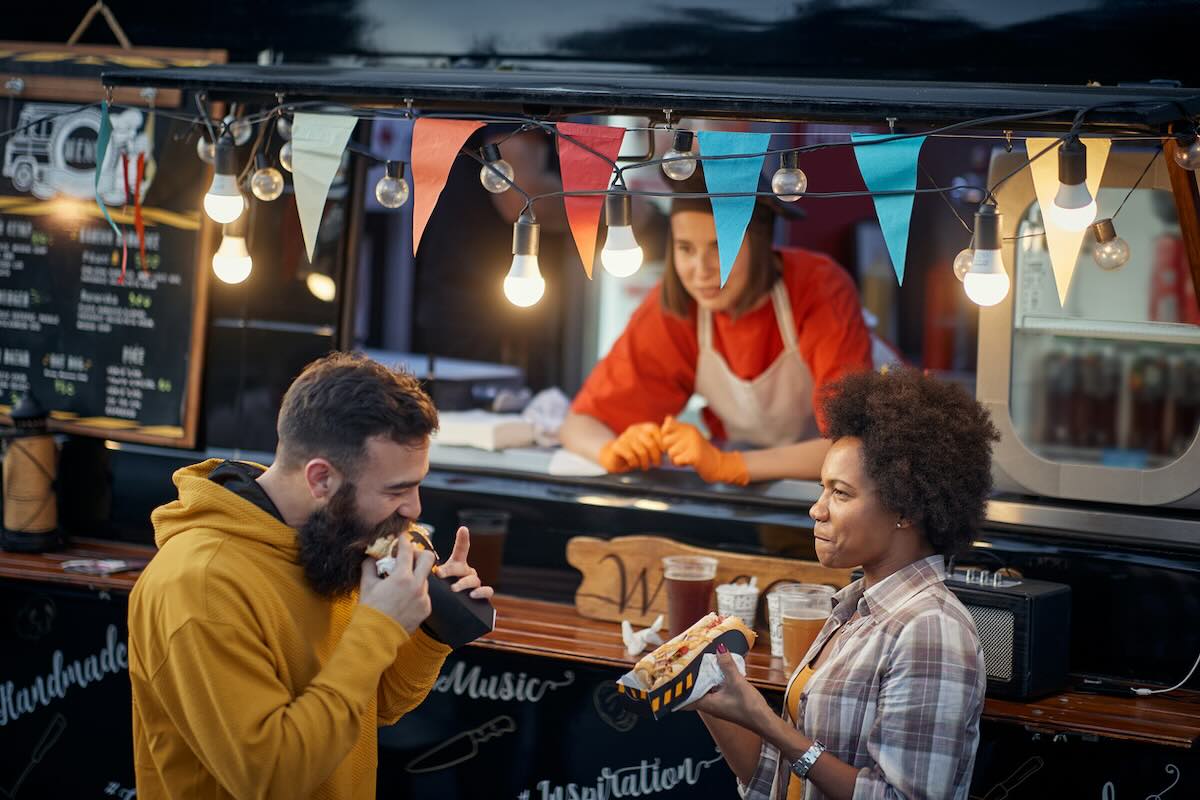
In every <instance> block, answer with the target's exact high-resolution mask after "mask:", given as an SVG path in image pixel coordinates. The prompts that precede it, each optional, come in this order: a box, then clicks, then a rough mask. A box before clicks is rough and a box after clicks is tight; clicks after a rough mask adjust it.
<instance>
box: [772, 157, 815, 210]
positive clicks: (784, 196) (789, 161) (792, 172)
mask: <svg viewBox="0 0 1200 800" xmlns="http://www.w3.org/2000/svg"><path fill="white" fill-rule="evenodd" d="M807 189H808V176H807V175H805V174H804V170H802V169H800V154H799V153H797V152H796V151H795V150H789V151H787V152H786V153H780V154H779V169H777V170H775V174H774V175H772V176H771V191H772V192H774V193H775V196H776V197H778V198H779V199H780V200H782V201H783V202H785V203H794V202H796V201H797V200H799V199H800V196H801V195H803V194H804V192H805V191H806V190H807Z"/></svg>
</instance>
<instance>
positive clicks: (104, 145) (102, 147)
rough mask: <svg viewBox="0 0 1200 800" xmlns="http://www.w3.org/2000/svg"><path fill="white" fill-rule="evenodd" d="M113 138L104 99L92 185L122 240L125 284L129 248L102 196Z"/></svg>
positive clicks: (114, 229)
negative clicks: (110, 143)
mask: <svg viewBox="0 0 1200 800" xmlns="http://www.w3.org/2000/svg"><path fill="white" fill-rule="evenodd" d="M111 139H112V120H110V119H109V118H108V101H107V100H103V101H101V103H100V131H99V132H98V133H97V137H96V177H95V180H94V181H93V184H92V186H93V188H94V190H95V194H96V205H98V206H100V213H101V214H103V215H104V218H105V219H106V220H108V224H109V226H110V227H111V228H112V229H113V233H115V234H116V235H117V239H118V240H119V241H120V242H121V277H120V278H118V279H117V285H118V286H124V285H125V264H126V262H127V260H128V259H129V248H128V247H126V246H125V236H124V235H123V234H122V233H121V228H120V227H119V226H118V225H117V223H115V222H113V218H112V215H111V214H109V213H108V206H106V205H104V200H103V199H102V198H101V197H100V173H101V172H102V171H103V170H104V158H105V156H106V155H108V143H109V140H111Z"/></svg>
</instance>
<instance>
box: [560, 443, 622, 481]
mask: <svg viewBox="0 0 1200 800" xmlns="http://www.w3.org/2000/svg"><path fill="white" fill-rule="evenodd" d="M546 471H547V472H549V473H550V474H551V475H561V476H563V477H567V478H598V477H600V476H601V475H607V474H608V473H607V472H606V471H605V469H604V467H602V466H600V465H599V464H597V463H596V462H595V461H592V460H590V459H587V458H584V457H583V456H581V455H577V454H576V453H572V452H571V451H570V450H563V449H562V448H559V449H558V450H555V451H554V455H552V456H550V464H549V466H547V467H546Z"/></svg>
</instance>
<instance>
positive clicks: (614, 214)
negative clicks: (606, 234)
mask: <svg viewBox="0 0 1200 800" xmlns="http://www.w3.org/2000/svg"><path fill="white" fill-rule="evenodd" d="M613 192H615V193H614V194H609V195H607V196H606V197H605V198H604V221H605V222H606V223H607V224H608V227H610V228H615V227H628V226H629V225H632V224H633V223H632V220H633V198H631V197H630V196H629V192H627V191H625V190H624V189H614V190H613Z"/></svg>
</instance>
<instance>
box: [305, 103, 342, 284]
mask: <svg viewBox="0 0 1200 800" xmlns="http://www.w3.org/2000/svg"><path fill="white" fill-rule="evenodd" d="M357 122H358V118H357V117H347V116H343V115H340V114H302V113H298V114H296V115H295V116H294V117H293V119H292V185H293V186H294V187H295V189H296V211H297V212H298V213H299V214H300V230H301V231H302V232H303V233H304V250H305V252H306V253H307V254H308V262H309V263H310V264H311V263H312V260H313V250H314V249H316V246H317V231H318V230H319V229H320V227H321V216H322V215H323V214H324V213H325V198H326V197H327V196H328V195H329V186H330V184H332V183H333V176H334V175H336V174H337V171H338V166H340V165H341V163H342V153H343V152H344V151H345V149H346V142H348V141H350V134H351V133H352V132H353V131H354V125H355V123H357Z"/></svg>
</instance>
